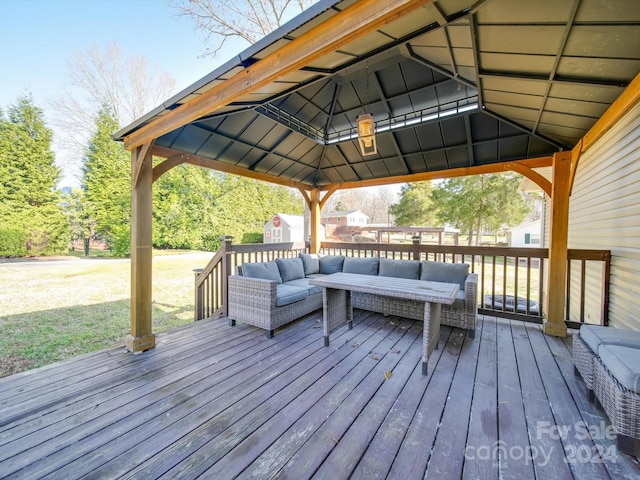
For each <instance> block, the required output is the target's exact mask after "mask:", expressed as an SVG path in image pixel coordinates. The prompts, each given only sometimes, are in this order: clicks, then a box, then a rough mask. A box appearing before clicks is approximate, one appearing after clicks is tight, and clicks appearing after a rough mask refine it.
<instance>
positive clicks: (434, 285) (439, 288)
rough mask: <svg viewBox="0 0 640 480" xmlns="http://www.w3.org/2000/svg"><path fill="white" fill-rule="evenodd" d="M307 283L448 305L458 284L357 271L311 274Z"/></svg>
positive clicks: (453, 297)
mask: <svg viewBox="0 0 640 480" xmlns="http://www.w3.org/2000/svg"><path fill="white" fill-rule="evenodd" d="M309 283H310V284H311V285H318V286H320V287H325V288H336V289H341V290H351V291H353V292H361V293H370V294H373V295H382V296H386V297H394V298H404V299H407V300H418V301H422V302H434V303H444V304H447V305H451V304H452V303H453V301H454V300H455V299H456V295H457V293H458V290H459V289H460V285H458V284H457V283H444V282H431V281H426V280H411V279H408V278H395V277H383V276H378V275H362V274H357V273H342V272H340V273H333V274H331V275H327V276H324V277H317V278H312V279H311V280H309Z"/></svg>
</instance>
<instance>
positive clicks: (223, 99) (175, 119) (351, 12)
mask: <svg viewBox="0 0 640 480" xmlns="http://www.w3.org/2000/svg"><path fill="white" fill-rule="evenodd" d="M432 1H433V0H359V1H358V2H355V3H353V4H352V5H351V6H349V7H347V8H345V9H344V10H343V11H341V12H338V13H337V14H335V15H334V16H332V17H330V18H328V19H327V20H326V21H324V22H322V23H320V24H319V25H317V26H315V27H313V28H311V29H309V30H308V31H307V32H305V33H304V34H302V35H300V36H299V37H298V38H296V39H294V40H292V41H291V42H289V43H287V44H286V45H284V46H283V47H281V48H279V49H277V50H276V51H274V52H273V53H271V54H269V55H267V56H266V57H264V58H262V59H260V60H258V61H257V62H256V63H254V64H253V65H251V66H249V67H247V68H245V69H244V70H243V71H242V72H240V73H238V74H236V75H234V76H233V77H231V78H229V79H228V80H226V81H224V82H221V83H219V84H218V85H216V86H214V87H213V88H211V89H210V90H208V91H206V92H205V93H203V94H201V95H199V96H197V97H196V98H194V99H193V100H191V101H189V102H187V103H185V104H183V105H181V106H180V107H178V108H176V109H175V110H173V111H171V112H169V113H167V114H166V115H164V116H163V117H161V118H159V119H158V120H156V121H154V122H151V123H149V124H148V125H145V126H143V127H141V128H139V129H138V130H136V131H135V132H133V133H131V134H130V135H128V136H127V137H125V139H124V146H125V148H126V149H127V150H132V149H134V148H136V147H138V146H140V145H142V144H144V143H146V142H149V141H152V140H154V139H156V138H159V137H161V136H162V135H164V134H165V133H168V132H171V131H173V130H175V129H176V128H179V127H181V126H183V125H186V124H188V123H190V122H193V121H194V120H197V119H199V118H202V117H203V116H205V115H208V114H211V113H212V112H215V111H216V110H217V109H219V108H221V107H224V106H226V105H229V104H230V103H232V102H234V101H235V100H237V99H238V98H240V97H242V96H244V95H246V94H247V93H250V92H253V91H256V90H258V89H259V88H261V87H264V86H266V85H269V84H270V83H272V82H274V81H277V80H278V78H281V77H283V76H285V75H288V74H289V73H292V72H295V71H296V70H299V69H300V68H302V67H305V66H307V65H309V64H310V63H312V62H313V61H314V60H316V59H318V58H320V57H323V56H324V55H327V54H329V53H331V52H334V51H336V50H337V49H339V48H340V47H341V46H343V45H347V44H348V43H351V42H353V41H355V40H358V39H360V38H362V37H364V36H365V35H367V34H369V33H371V32H373V31H375V30H377V29H379V28H381V27H383V26H384V25H386V24H388V23H391V22H393V21H394V20H397V19H398V18H401V17H403V16H405V15H408V14H410V13H411V12H413V11H415V10H417V9H418V8H421V7H423V6H424V5H426V4H428V3H431V2H432Z"/></svg>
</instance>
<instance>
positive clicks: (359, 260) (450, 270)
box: [228, 254, 478, 338]
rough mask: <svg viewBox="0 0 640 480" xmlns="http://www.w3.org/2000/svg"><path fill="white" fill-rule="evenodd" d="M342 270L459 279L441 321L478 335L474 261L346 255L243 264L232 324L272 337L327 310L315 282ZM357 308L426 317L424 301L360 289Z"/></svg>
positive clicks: (236, 278) (234, 280)
mask: <svg viewBox="0 0 640 480" xmlns="http://www.w3.org/2000/svg"><path fill="white" fill-rule="evenodd" d="M337 272H347V273H357V274H361V275H379V276H388V277H400V278H412V279H416V280H419V279H421V280H431V281H440V282H448V283H459V284H460V292H459V293H458V298H457V299H456V301H455V302H454V304H453V305H451V306H448V305H443V307H442V310H441V318H440V321H441V324H443V325H449V326H452V327H458V328H463V329H466V330H467V331H468V334H469V336H470V337H473V336H474V335H475V328H476V323H477V316H478V308H477V285H478V276H477V274H475V273H469V265H468V264H464V263H444V262H433V261H427V260H425V261H422V262H420V261H418V260H394V259H388V258H379V257H366V258H365V257H348V256H342V255H326V256H316V255H309V254H300V256H299V257H297V258H286V259H283V258H277V259H275V260H274V261H271V262H262V263H245V264H243V265H242V266H240V267H238V274H237V275H231V276H229V279H228V290H229V291H228V317H229V322H230V324H231V325H235V323H236V321H239V322H242V323H247V324H249V325H254V326H256V327H259V328H263V329H265V330H266V331H267V337H268V338H271V337H272V336H273V334H274V330H275V329H276V328H278V327H281V326H283V325H285V324H287V323H289V322H291V321H293V320H296V319H297V318H300V317H302V316H304V315H306V314H308V313H311V312H313V311H315V310H318V309H320V308H322V289H321V288H320V287H317V286H313V285H310V284H309V280H310V279H311V278H317V277H318V276H322V275H329V274H332V273H337ZM352 306H353V308H359V309H363V310H370V311H375V312H380V313H383V314H386V315H397V316H401V317H405V318H411V319H416V320H421V319H422V318H423V315H424V305H423V304H422V303H420V302H415V301H412V300H403V299H394V298H389V297H381V296H378V295H369V294H362V293H354V294H353V296H352Z"/></svg>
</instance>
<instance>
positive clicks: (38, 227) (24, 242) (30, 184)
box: [0, 96, 69, 255]
mask: <svg viewBox="0 0 640 480" xmlns="http://www.w3.org/2000/svg"><path fill="white" fill-rule="evenodd" d="M52 137H53V134H52V132H51V130H50V129H48V128H47V127H46V125H45V122H44V118H43V113H42V110H41V109H40V108H39V107H37V106H36V105H35V104H34V103H33V99H32V98H30V97H29V96H25V97H20V98H18V101H17V102H16V104H14V105H12V106H10V107H9V109H8V116H7V118H5V117H4V115H2V114H1V112H0V236H2V237H4V238H5V239H8V238H12V239H14V240H13V241H12V245H13V247H10V248H7V245H4V246H3V247H0V254H2V255H25V254H29V255H43V254H53V253H60V252H63V251H65V250H66V248H67V245H68V242H69V229H68V224H67V222H66V219H65V216H64V214H63V211H62V207H61V205H60V195H59V193H58V192H57V191H56V190H55V187H56V183H57V182H58V180H59V177H60V169H59V168H58V167H57V166H56V165H55V156H54V153H53V151H52V150H51V140H52Z"/></svg>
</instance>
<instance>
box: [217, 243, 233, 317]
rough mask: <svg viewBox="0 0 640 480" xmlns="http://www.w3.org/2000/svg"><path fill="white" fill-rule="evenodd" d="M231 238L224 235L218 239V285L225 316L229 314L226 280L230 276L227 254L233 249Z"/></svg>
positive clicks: (229, 257) (229, 261)
mask: <svg viewBox="0 0 640 480" xmlns="http://www.w3.org/2000/svg"><path fill="white" fill-rule="evenodd" d="M232 242H233V237H232V236H229V235H224V236H222V237H220V248H221V250H222V275H221V276H222V278H221V279H220V281H221V283H222V285H220V289H221V293H222V315H223V316H225V317H226V316H227V315H228V314H229V301H228V300H229V287H228V282H227V278H228V277H229V275H231V273H232V272H231V255H229V253H230V252H231V250H232V249H233V247H232V246H231V243H232Z"/></svg>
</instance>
